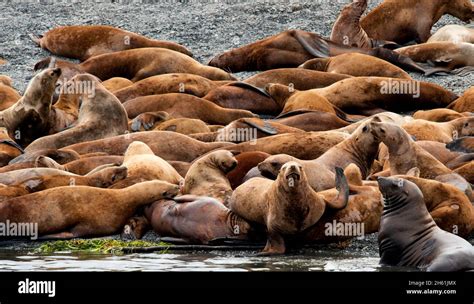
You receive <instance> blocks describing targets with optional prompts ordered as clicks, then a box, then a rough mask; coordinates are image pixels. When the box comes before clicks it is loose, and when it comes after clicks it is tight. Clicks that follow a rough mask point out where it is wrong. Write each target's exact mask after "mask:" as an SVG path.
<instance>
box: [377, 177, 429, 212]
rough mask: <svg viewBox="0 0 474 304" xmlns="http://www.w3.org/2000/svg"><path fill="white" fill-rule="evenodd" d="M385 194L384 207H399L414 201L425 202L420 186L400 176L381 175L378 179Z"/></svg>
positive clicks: (383, 194)
mask: <svg viewBox="0 0 474 304" xmlns="http://www.w3.org/2000/svg"><path fill="white" fill-rule="evenodd" d="M377 183H378V184H379V189H380V192H381V193H382V196H383V202H384V208H387V209H389V210H390V208H397V207H401V206H404V205H406V204H412V203H413V202H417V201H421V202H423V201H424V200H423V194H422V192H421V190H420V189H419V188H418V186H417V185H416V184H414V183H412V182H410V181H408V180H406V179H403V178H399V177H379V178H378V179H377Z"/></svg>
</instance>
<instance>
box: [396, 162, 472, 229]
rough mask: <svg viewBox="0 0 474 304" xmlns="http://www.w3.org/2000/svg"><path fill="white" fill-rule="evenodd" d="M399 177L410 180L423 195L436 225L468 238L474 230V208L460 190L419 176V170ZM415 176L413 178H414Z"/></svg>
mask: <svg viewBox="0 0 474 304" xmlns="http://www.w3.org/2000/svg"><path fill="white" fill-rule="evenodd" d="M414 169H415V170H413V169H412V170H410V171H409V172H408V174H409V175H400V176H397V177H400V178H403V179H405V180H409V181H411V182H412V183H414V184H415V185H417V186H418V188H419V189H420V191H421V192H422V193H423V196H424V200H425V205H426V208H427V209H428V211H429V213H430V215H431V217H432V218H433V220H434V221H435V223H436V225H437V226H438V227H439V228H441V229H443V230H445V231H448V232H451V233H454V234H457V235H459V236H461V237H464V238H466V237H468V236H469V235H470V234H471V232H472V231H473V230H474V206H473V205H472V203H471V201H470V200H469V198H468V197H467V196H466V195H465V194H464V193H463V192H462V191H461V190H459V189H458V188H456V187H454V186H452V185H448V184H445V183H441V182H438V181H434V180H430V179H424V178H420V177H418V176H417V174H419V170H416V169H417V168H414ZM412 175H413V176H412Z"/></svg>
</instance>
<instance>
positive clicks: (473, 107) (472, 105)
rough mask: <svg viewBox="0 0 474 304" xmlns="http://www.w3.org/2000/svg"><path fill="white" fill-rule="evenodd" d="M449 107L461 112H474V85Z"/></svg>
mask: <svg viewBox="0 0 474 304" xmlns="http://www.w3.org/2000/svg"><path fill="white" fill-rule="evenodd" d="M448 109H452V110H454V111H457V112H459V113H462V112H474V87H471V88H469V89H468V90H467V91H466V92H464V94H463V95H462V96H461V97H459V98H458V99H456V100H455V101H453V103H451V104H450V105H449V106H448Z"/></svg>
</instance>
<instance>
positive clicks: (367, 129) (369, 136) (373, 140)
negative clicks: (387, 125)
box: [352, 117, 381, 148]
mask: <svg viewBox="0 0 474 304" xmlns="http://www.w3.org/2000/svg"><path fill="white" fill-rule="evenodd" d="M380 121H381V120H380V118H378V117H374V118H372V119H370V120H369V121H367V122H364V123H363V124H361V125H360V126H359V127H358V128H357V129H356V130H355V131H354V133H352V137H353V138H354V140H355V142H356V143H357V145H359V146H365V147H375V146H376V147H377V148H378V144H379V143H380V140H381V139H380V137H378V136H376V134H375V133H374V132H373V128H374V125H373V122H377V123H378V122H380Z"/></svg>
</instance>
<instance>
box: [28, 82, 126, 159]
mask: <svg viewBox="0 0 474 304" xmlns="http://www.w3.org/2000/svg"><path fill="white" fill-rule="evenodd" d="M74 80H77V81H80V82H83V83H90V84H91V85H92V87H93V88H94V89H93V92H92V93H91V92H82V96H81V98H82V104H81V107H80V111H79V117H78V120H77V122H76V123H75V124H74V126H73V127H72V128H70V129H67V130H64V131H62V132H59V133H57V134H54V135H49V136H45V137H42V138H39V139H37V140H35V141H34V142H32V143H31V144H30V145H28V147H27V148H26V149H25V151H27V152H30V151H35V150H40V149H59V148H62V147H65V146H68V145H72V144H75V143H80V142H85V141H90V140H95V139H100V138H106V137H111V136H115V135H119V134H123V133H124V132H125V131H127V113H126V112H125V109H124V107H123V106H122V104H121V103H120V101H119V100H118V99H117V98H116V97H115V96H114V95H113V94H112V93H110V92H109V91H107V89H105V88H104V86H102V84H101V83H100V82H99V81H98V80H97V79H96V78H95V77H94V76H91V75H88V74H80V75H77V76H75V78H74Z"/></svg>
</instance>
